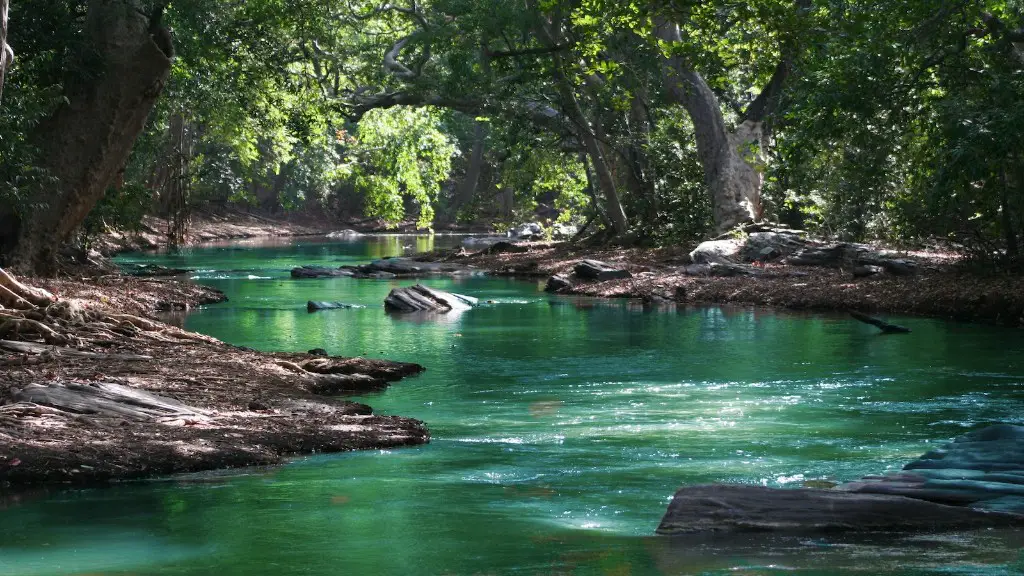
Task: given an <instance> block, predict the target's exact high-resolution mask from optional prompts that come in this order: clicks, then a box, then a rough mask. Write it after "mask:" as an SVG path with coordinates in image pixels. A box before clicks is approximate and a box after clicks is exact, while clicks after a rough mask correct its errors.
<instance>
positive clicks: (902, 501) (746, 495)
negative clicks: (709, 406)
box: [657, 424, 1024, 535]
mask: <svg viewBox="0 0 1024 576" xmlns="http://www.w3.org/2000/svg"><path fill="white" fill-rule="evenodd" d="M996 526H1024V427H1021V426H1012V425H1007V424H1001V425H997V426H990V427H988V428H984V429H982V430H977V431H975V432H971V433H969V434H966V435H964V436H961V437H959V438H957V439H956V440H954V441H953V442H952V443H950V444H947V445H946V446H943V447H942V448H940V449H938V450H935V451H932V452H928V453H927V454H925V455H923V456H921V457H920V458H918V459H917V460H914V461H913V462H911V463H909V464H907V465H906V466H904V467H903V470H902V471H900V472H898V473H895V474H889V475H885V476H869V477H866V478H863V479H861V480H858V481H856V482H851V483H849V484H844V485H841V486H838V487H837V488H835V489H832V490H812V489H796V490H789V489H780V488H766V487H762V486H745V485H708V486H689V487H684V488H682V489H680V490H679V491H678V492H676V494H675V496H674V497H673V498H672V502H671V503H670V504H669V507H668V510H667V511H666V513H665V516H664V517H663V518H662V520H661V524H660V525H659V526H658V530H657V532H658V533H659V534H668V535H675V534H694V533H706V532H712V533H723V532H765V531H786V532H836V531H884V530H927V531H936V530H951V529H962V528H964V529H965V528H980V527H996Z"/></svg>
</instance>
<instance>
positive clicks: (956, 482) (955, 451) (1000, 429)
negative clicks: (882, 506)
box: [840, 424, 1024, 514]
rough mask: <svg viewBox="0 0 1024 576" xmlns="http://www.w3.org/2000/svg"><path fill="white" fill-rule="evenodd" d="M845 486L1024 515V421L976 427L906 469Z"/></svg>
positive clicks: (874, 492)
mask: <svg viewBox="0 0 1024 576" xmlns="http://www.w3.org/2000/svg"><path fill="white" fill-rule="evenodd" d="M840 489H842V490H847V491H850V492H856V493H862V494H864V493H869V494H895V495H900V496H907V497H910V498H917V499H921V500H928V501H931V502H939V503H944V504H955V505H959V506H970V507H972V508H982V509H989V510H1001V511H1009V512H1016V513H1018V514H1024V426H1013V425H1010V424H999V425H996V426H989V427H987V428H983V429H981V430H975V431H973V432H970V433H968V434H965V435H963V436H960V437H958V438H957V439H956V440H954V441H953V442H951V443H949V444H946V445H945V446H942V447H941V448H938V449H936V450H932V451H931V452H928V453H926V454H924V455H923V456H921V457H920V458H918V459H917V460H914V461H913V462H910V463H909V464H907V465H906V466H904V467H903V470H902V471H900V472H897V473H894V474H887V475H884V476H867V477H865V478H862V479H860V480H858V481H856V482H850V483H848V484H844V485H842V486H840Z"/></svg>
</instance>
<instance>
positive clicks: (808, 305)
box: [420, 243, 1024, 328]
mask: <svg viewBox="0 0 1024 576" xmlns="http://www.w3.org/2000/svg"><path fill="white" fill-rule="evenodd" d="M525 246H526V247H528V250H526V251H525V252H502V253H488V251H486V250H482V251H478V252H468V251H466V250H447V251H436V252H433V253H430V254H426V255H423V256H421V257H420V258H422V259H423V260H426V261H435V262H437V261H441V262H453V263H459V264H462V265H469V266H475V267H477V268H479V269H481V270H484V271H486V272H487V273H488V274H492V275H497V276H509V277H516V278H523V279H532V280H537V281H543V280H545V279H547V278H549V277H551V276H553V275H565V276H572V272H573V267H574V266H575V265H576V264H577V263H578V262H580V261H581V260H584V259H592V260H600V261H602V262H606V263H608V264H609V265H611V266H614V267H616V268H621V269H624V270H628V271H629V272H630V273H631V274H632V278H626V279H614V280H607V281H603V282H600V281H587V280H583V279H578V278H576V279H574V281H573V282H572V286H570V287H567V288H565V289H563V290H560V291H559V292H558V293H559V294H573V295H580V296H594V297H601V298H635V299H640V300H642V301H643V302H644V303H645V304H650V305H663V304H668V305H672V304H682V305H717V304H739V305H754V306H766V307H774V308H785V309H791V310H807V311H839V312H845V311H858V312H865V313H869V314H895V315H908V316H925V317H934V318H943V319H948V320H956V321H968V322H980V323H986V324H997V325H1001V326H1009V327H1018V328H1024V277H1021V276H1011V275H985V274H981V273H977V272H974V271H972V270H971V269H970V268H967V267H965V266H963V265H962V264H961V263H959V262H958V261H957V259H956V258H955V257H954V256H952V255H950V254H943V253H936V252H909V253H907V254H905V258H906V259H907V260H909V261H912V262H914V263H915V264H916V267H917V272H916V273H915V274H913V275H909V276H895V275H889V274H879V275H877V276H872V277H868V278H855V277H853V276H852V275H851V273H850V272H849V271H847V270H843V269H839V268H827V267H814V266H795V265H789V264H783V263H767V264H764V265H763V266H761V267H760V268H759V274H758V275H757V276H733V277H720V276H711V275H700V274H696V275H695V274H690V273H687V270H686V269H687V265H689V264H690V263H691V261H690V259H689V250H687V249H683V248H663V249H638V248H631V249H622V248H620V249H606V248H592V247H584V246H577V245H571V244H554V243H527V244H525ZM691 248H692V247H691Z"/></svg>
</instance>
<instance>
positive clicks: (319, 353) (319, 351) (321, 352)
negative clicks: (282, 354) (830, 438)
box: [306, 348, 327, 356]
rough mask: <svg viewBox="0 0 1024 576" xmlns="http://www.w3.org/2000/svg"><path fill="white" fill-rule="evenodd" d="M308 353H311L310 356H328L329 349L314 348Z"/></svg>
mask: <svg viewBox="0 0 1024 576" xmlns="http://www.w3.org/2000/svg"><path fill="white" fill-rule="evenodd" d="M306 354H309V355H310V356H327V350H324V349H323V348H313V349H312V350H310V351H309V352H306Z"/></svg>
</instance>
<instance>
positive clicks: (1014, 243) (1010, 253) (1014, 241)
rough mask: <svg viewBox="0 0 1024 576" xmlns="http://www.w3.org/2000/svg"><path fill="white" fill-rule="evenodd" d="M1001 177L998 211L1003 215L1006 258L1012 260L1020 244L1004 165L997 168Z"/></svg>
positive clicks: (1008, 179) (1015, 256)
mask: <svg viewBox="0 0 1024 576" xmlns="http://www.w3.org/2000/svg"><path fill="white" fill-rule="evenodd" d="M999 172H1000V176H1001V177H1002V178H1001V179H1002V182H1001V184H1002V186H1001V188H1002V190H1001V194H1000V197H999V203H1000V212H1002V216H1003V239H1004V241H1005V242H1006V259H1007V260H1009V261H1011V262H1013V261H1014V260H1016V259H1017V257H1018V256H1019V255H1020V244H1019V243H1018V237H1017V226H1016V225H1015V219H1014V217H1013V208H1011V207H1010V178H1009V176H1008V175H1007V173H1006V167H1005V166H1003V167H1002V168H1000V170H999Z"/></svg>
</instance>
